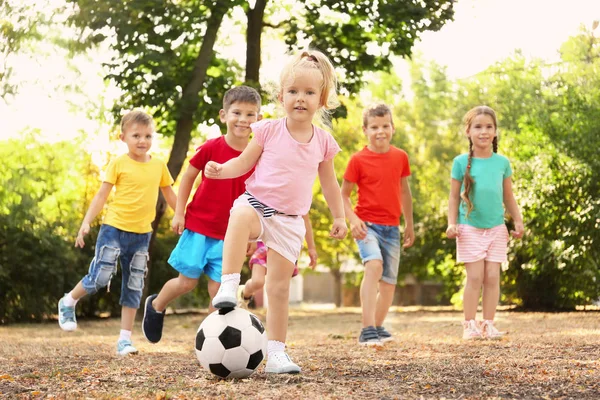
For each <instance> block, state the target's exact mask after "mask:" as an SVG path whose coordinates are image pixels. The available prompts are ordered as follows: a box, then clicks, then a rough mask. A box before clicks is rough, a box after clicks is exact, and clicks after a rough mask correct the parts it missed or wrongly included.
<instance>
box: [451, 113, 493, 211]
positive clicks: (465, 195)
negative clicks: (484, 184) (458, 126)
mask: <svg viewBox="0 0 600 400" xmlns="http://www.w3.org/2000/svg"><path fill="white" fill-rule="evenodd" d="M482 114H485V115H489V116H490V117H492V120H493V121H494V129H498V122H497V121H498V120H497V119H496V112H495V111H494V110H493V109H492V108H490V107H488V106H477V107H474V108H472V109H470V110H469V111H467V113H466V114H465V116H464V118H463V125H464V127H465V132H466V131H468V130H469V129H470V128H471V124H472V123H473V120H474V119H475V117H476V116H478V115H482ZM492 149H493V151H494V153H497V152H498V136H497V135H496V136H495V137H494V140H493V141H492ZM472 158H473V141H472V140H471V138H470V137H469V158H468V159H467V170H466V171H465V176H464V179H463V184H464V185H465V190H464V191H463V192H462V193H461V194H460V198H461V199H462V200H463V201H464V202H465V204H466V205H467V217H468V216H469V214H471V211H473V208H474V207H473V202H472V201H471V198H470V197H469V194H470V193H471V189H472V188H473V185H474V184H475V180H474V179H473V177H472V176H471V160H472Z"/></svg>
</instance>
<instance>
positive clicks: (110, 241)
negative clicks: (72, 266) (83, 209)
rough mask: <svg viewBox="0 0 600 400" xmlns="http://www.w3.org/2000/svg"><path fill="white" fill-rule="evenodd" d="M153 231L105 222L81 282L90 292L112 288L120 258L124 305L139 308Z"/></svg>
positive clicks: (122, 302)
mask: <svg viewBox="0 0 600 400" xmlns="http://www.w3.org/2000/svg"><path fill="white" fill-rule="evenodd" d="M151 236H152V232H148V233H133V232H125V231H122V230H120V229H117V228H115V227H113V226H110V225H102V226H101V227H100V232H99V233H98V239H97V240H96V250H95V255H94V259H93V260H92V262H91V263H90V269H89V271H88V274H87V275H86V276H84V277H83V279H82V280H81V283H82V284H83V288H84V289H85V291H86V292H87V293H88V294H94V293H96V292H98V290H100V289H102V288H103V287H108V288H109V289H110V280H111V279H112V277H113V275H114V274H116V272H117V259H119V261H120V263H121V274H122V282H121V300H120V301H119V303H120V304H121V305H122V306H125V307H130V308H138V307H139V306H140V300H141V298H142V290H143V289H144V278H145V276H146V271H147V266H148V245H149V244H150V237H151Z"/></svg>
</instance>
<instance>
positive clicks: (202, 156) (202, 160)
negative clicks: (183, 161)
mask: <svg viewBox="0 0 600 400" xmlns="http://www.w3.org/2000/svg"><path fill="white" fill-rule="evenodd" d="M212 143H213V142H212V141H210V140H209V141H206V142H204V143H203V144H202V145H200V147H198V149H196V154H194V155H193V156H192V158H191V159H190V165H191V166H192V167H194V168H196V169H197V170H199V171H203V170H204V166H205V165H206V163H207V162H208V161H209V160H210V155H211V154H212Z"/></svg>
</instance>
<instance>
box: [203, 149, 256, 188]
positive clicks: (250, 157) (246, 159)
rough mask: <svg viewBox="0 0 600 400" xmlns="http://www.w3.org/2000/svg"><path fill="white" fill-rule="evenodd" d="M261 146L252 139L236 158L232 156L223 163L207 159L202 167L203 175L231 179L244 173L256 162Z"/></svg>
mask: <svg viewBox="0 0 600 400" xmlns="http://www.w3.org/2000/svg"><path fill="white" fill-rule="evenodd" d="M262 151H263V148H262V147H260V146H259V145H258V143H257V142H256V140H254V139H252V140H251V141H250V143H248V146H246V148H245V149H244V151H243V152H242V154H240V155H239V156H237V157H236V158H232V159H231V160H229V161H227V162H226V163H225V164H219V163H217V162H214V161H209V162H207V163H206V167H204V176H205V177H206V178H211V179H231V178H237V177H238V176H242V175H244V174H245V173H246V172H248V171H250V170H251V169H252V167H253V166H254V165H255V164H256V162H257V161H258V159H259V158H260V155H261V154H262Z"/></svg>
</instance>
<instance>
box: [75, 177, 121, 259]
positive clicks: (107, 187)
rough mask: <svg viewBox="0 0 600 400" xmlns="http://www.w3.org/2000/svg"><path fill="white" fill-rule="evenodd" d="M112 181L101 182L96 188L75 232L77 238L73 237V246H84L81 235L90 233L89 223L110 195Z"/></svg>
mask: <svg viewBox="0 0 600 400" xmlns="http://www.w3.org/2000/svg"><path fill="white" fill-rule="evenodd" d="M113 186H114V185H113V184H112V183H108V182H102V186H100V189H99V190H98V193H96V195H95V196H94V198H93V199H92V203H91V204H90V207H89V208H88V210H87V213H85V217H83V222H82V223H81V228H79V232H78V233H77V239H75V246H76V247H77V246H78V247H81V248H83V246H85V242H84V241H83V237H84V236H85V235H87V234H88V233H90V224H91V223H92V222H93V221H94V219H96V217H97V216H98V214H100V211H102V209H103V208H104V204H106V199H108V196H109V195H110V191H111V190H112V188H113Z"/></svg>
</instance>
